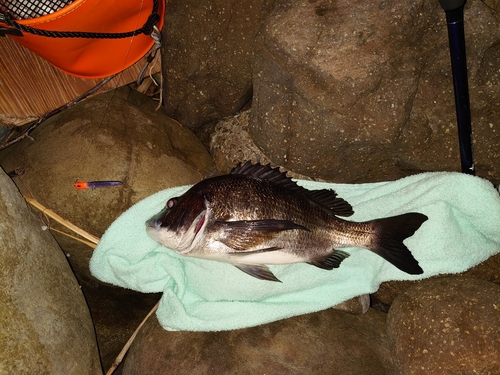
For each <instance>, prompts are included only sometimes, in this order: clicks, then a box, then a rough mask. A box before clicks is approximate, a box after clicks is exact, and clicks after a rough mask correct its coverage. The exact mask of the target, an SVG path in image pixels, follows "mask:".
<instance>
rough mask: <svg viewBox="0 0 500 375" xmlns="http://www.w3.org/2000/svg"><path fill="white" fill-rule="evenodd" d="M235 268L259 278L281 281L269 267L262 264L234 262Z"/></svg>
mask: <svg viewBox="0 0 500 375" xmlns="http://www.w3.org/2000/svg"><path fill="white" fill-rule="evenodd" d="M234 266H235V267H236V268H238V269H239V270H241V271H243V272H245V273H246V274H248V275H250V276H253V277H255V278H257V279H260V280H269V281H277V282H279V283H281V280H279V279H278V278H277V277H276V276H274V274H273V273H272V272H271V270H269V268H268V267H267V266H266V265H264V264H241V263H237V264H234Z"/></svg>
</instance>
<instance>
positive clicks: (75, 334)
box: [0, 169, 101, 375]
mask: <svg viewBox="0 0 500 375" xmlns="http://www.w3.org/2000/svg"><path fill="white" fill-rule="evenodd" d="M0 238H1V246H0V269H1V272H0V348H1V350H0V373H1V374H61V375H62V374H75V375H76V374H78V375H80V374H89V375H95V374H100V373H101V364H100V361H99V353H98V349H97V342H96V337H95V333H94V327H93V324H92V320H91V317H90V313H89V310H88V308H87V305H86V303H85V298H84V296H83V294H82V292H81V290H80V288H79V285H78V282H77V280H76V278H75V276H74V275H73V272H72V271H71V268H70V266H69V264H68V262H67V260H66V258H65V256H64V254H63V252H62V251H61V249H60V248H59V246H58V244H57V242H56V241H55V240H54V238H53V237H52V235H51V234H50V233H49V232H48V231H43V230H42V225H41V221H40V219H39V218H38V217H37V216H36V215H35V214H34V213H33V212H31V210H30V208H29V207H28V205H27V203H26V202H25V201H24V200H23V199H22V197H21V195H20V194H19V191H18V190H17V188H16V187H15V185H14V184H13V182H12V181H11V180H10V179H9V178H8V177H7V176H6V174H5V173H4V171H3V170H1V169H0Z"/></svg>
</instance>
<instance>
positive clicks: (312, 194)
mask: <svg viewBox="0 0 500 375" xmlns="http://www.w3.org/2000/svg"><path fill="white" fill-rule="evenodd" d="M230 174H234V175H243V176H250V177H253V178H257V179H261V180H267V181H270V182H272V183H273V184H275V185H279V186H281V187H283V188H285V189H288V190H291V191H294V192H296V193H298V194H302V195H304V196H305V197H306V198H308V199H310V200H311V201H313V202H314V203H316V204H317V205H319V206H322V207H326V208H328V209H329V210H331V211H332V213H333V214H334V215H338V216H351V215H352V214H353V213H354V211H353V210H352V207H351V205H350V204H349V203H347V202H346V201H345V200H343V199H342V198H339V197H337V193H336V192H335V191H333V190H329V189H322V190H307V189H306V188H304V187H302V186H299V185H297V183H296V182H295V181H293V180H292V178H291V177H288V176H287V175H286V172H280V169H279V167H276V168H272V167H271V165H270V164H266V165H262V164H260V163H256V164H252V162H251V161H247V162H246V163H245V164H243V165H242V164H241V163H240V164H238V165H237V166H236V167H234V168H233V169H232V170H231V172H230Z"/></svg>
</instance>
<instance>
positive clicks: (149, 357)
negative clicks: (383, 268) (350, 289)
mask: <svg viewBox="0 0 500 375" xmlns="http://www.w3.org/2000/svg"><path fill="white" fill-rule="evenodd" d="M385 321H386V316H385V314H382V313H380V312H378V311H375V310H373V309H370V310H369V311H368V313H367V314H366V315H351V314H347V313H345V312H341V311H337V310H332V309H329V310H325V311H321V312H318V313H314V314H308V315H302V316H298V317H294V318H290V319H286V320H281V321H278V322H274V323H270V324H266V325H262V326H258V327H254V328H247V329H241V330H234V331H222V332H169V331H165V330H164V329H163V328H162V327H161V326H160V325H159V323H158V321H157V319H156V317H155V316H154V315H153V316H152V317H151V318H150V319H149V320H148V321H147V322H146V324H145V325H144V326H143V328H142V330H141V331H140V332H139V334H138V335H137V337H136V340H135V341H134V343H133V344H132V347H131V348H130V351H129V354H128V355H127V358H126V361H125V364H124V367H123V375H136V374H137V375H139V374H158V375H160V374H174V373H175V374H193V375H201V374H220V375H224V374H241V375H244V374H252V375H253V374H268V375H273V374H336V375H342V374H346V375H347V374H349V375H351V374H359V375H362V374H370V375H376V374H380V375H382V374H384V375H388V374H393V372H392V370H391V367H392V360H391V357H390V353H389V350H388V347H387V343H386V334H385Z"/></svg>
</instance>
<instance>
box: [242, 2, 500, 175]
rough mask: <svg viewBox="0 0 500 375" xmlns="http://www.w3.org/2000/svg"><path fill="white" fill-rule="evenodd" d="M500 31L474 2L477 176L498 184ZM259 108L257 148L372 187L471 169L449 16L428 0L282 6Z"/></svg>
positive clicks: (264, 46) (257, 93) (261, 55)
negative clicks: (461, 143) (460, 126)
mask: <svg viewBox="0 0 500 375" xmlns="http://www.w3.org/2000/svg"><path fill="white" fill-rule="evenodd" d="M478 25H481V26H480V27H478ZM498 25H499V17H498V13H496V12H495V11H494V10H492V9H491V8H489V7H488V6H486V5H485V4H484V3H483V2H481V1H479V0H476V1H470V2H468V6H467V9H466V22H465V26H466V36H467V53H468V65H469V81H470V94H471V95H470V96H471V106H472V116H473V129H474V134H473V137H474V142H475V154H476V162H477V170H478V174H479V175H481V176H484V177H487V178H491V179H495V178H497V179H498V177H497V176H498V175H499V174H500V173H499V172H500V170H499V168H500V167H499V164H498V163H497V162H495V160H498V158H499V157H500V151H499V150H498V147H496V146H497V145H498V143H499V142H500V132H499V131H498V129H497V125H495V123H496V119H497V118H498V117H499V115H500V108H499V107H498V106H497V105H495V104H492V103H497V102H498V101H499V99H500V85H498V84H496V83H497V82H499V81H500V72H499V71H498V69H497V65H498V64H497V62H498V57H499V51H500V47H499V46H500V43H499V41H500V34H499V32H498V30H499V28H498ZM252 112H253V121H252V123H251V124H250V134H251V136H252V139H253V140H254V142H255V144H256V145H257V147H259V148H260V149H261V150H262V151H263V153H264V154H265V155H266V156H267V157H269V158H270V159H271V160H272V161H273V162H274V163H276V164H278V165H281V166H283V167H285V168H287V169H290V170H293V171H295V172H297V173H301V174H304V175H308V176H311V177H315V178H316V177H319V178H323V179H326V180H330V181H337V182H361V181H363V182H366V181H376V180H388V179H395V178H398V177H402V176H405V175H408V174H411V173H414V172H416V171H423V170H425V171H432V170H459V169H460V162H459V152H458V140H457V130H456V119H455V107H454V97H453V87H452V80H451V67H450V57H449V48H448V35H447V30H446V21H445V14H444V11H443V10H442V9H441V8H440V6H439V3H438V2H431V1H423V0H420V1H416V2H412V3H411V4H410V3H407V2H401V1H397V0H392V1H376V2H374V3H370V4H367V3H362V2H359V3H353V2H351V1H347V0H343V1H333V0H332V1H328V0H323V1H310V2H284V3H280V5H279V6H276V8H275V9H274V11H273V12H272V13H271V15H270V16H269V17H268V18H267V20H266V21H265V23H264V25H263V27H262V28H261V32H260V34H259V37H258V41H257V46H256V52H255V60H254V101H253V106H252ZM497 182H498V181H497Z"/></svg>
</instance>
